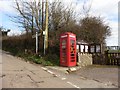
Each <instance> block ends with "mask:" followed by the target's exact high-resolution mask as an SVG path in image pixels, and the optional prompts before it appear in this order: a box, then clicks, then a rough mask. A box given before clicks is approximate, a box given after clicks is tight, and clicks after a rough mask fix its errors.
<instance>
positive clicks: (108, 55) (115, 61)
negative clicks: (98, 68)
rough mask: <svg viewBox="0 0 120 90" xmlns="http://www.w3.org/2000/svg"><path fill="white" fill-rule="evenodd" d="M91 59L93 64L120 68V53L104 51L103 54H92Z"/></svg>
mask: <svg viewBox="0 0 120 90" xmlns="http://www.w3.org/2000/svg"><path fill="white" fill-rule="evenodd" d="M92 58H93V64H100V65H118V66H120V52H108V51H105V54H101V53H94V54H93V55H92Z"/></svg>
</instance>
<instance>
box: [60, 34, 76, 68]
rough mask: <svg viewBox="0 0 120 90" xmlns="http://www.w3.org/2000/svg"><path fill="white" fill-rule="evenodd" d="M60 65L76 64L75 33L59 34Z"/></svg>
mask: <svg viewBox="0 0 120 90" xmlns="http://www.w3.org/2000/svg"><path fill="white" fill-rule="evenodd" d="M60 65H61V66H68V67H70V66H76V35H75V34H73V33H70V32H66V33H63V34H61V35H60Z"/></svg>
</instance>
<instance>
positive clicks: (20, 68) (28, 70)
mask: <svg viewBox="0 0 120 90" xmlns="http://www.w3.org/2000/svg"><path fill="white" fill-rule="evenodd" d="M0 54H1V55H2V61H1V63H2V70H1V71H2V75H1V76H0V80H1V79H2V85H1V86H0V87H2V88H117V86H116V85H112V84H106V83H103V82H102V83H101V82H98V81H95V80H92V79H86V78H84V77H82V76H79V75H77V74H65V73H62V72H60V71H56V70H51V69H48V68H46V67H43V66H41V65H36V64H31V63H29V62H25V61H24V60H22V59H20V58H17V57H14V56H12V55H10V54H9V53H6V52H2V53H1V52H0ZM0 65H1V64H0Z"/></svg>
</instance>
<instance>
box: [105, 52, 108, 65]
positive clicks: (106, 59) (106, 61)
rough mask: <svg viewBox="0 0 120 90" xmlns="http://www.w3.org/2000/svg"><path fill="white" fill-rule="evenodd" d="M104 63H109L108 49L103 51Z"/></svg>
mask: <svg viewBox="0 0 120 90" xmlns="http://www.w3.org/2000/svg"><path fill="white" fill-rule="evenodd" d="M105 64H106V65H109V58H108V50H107V51H105Z"/></svg>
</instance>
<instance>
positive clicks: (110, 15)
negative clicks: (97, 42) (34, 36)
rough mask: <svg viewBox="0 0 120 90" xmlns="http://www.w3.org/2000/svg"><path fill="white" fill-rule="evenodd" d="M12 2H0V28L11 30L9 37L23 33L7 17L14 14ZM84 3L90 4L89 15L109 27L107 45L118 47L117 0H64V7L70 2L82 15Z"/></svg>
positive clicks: (10, 0)
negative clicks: (97, 18) (99, 19)
mask: <svg viewBox="0 0 120 90" xmlns="http://www.w3.org/2000/svg"><path fill="white" fill-rule="evenodd" d="M13 1H14V0H0V26H3V27H5V28H7V29H11V32H10V33H9V35H14V34H15V35H17V34H20V33H22V32H23V31H22V29H20V28H18V27H17V24H15V23H13V22H12V21H11V20H10V17H9V15H14V14H16V11H15V10H14V8H13V6H14V3H13ZM29 1H30V0H29ZM48 1H49V0H48ZM50 1H51V0H50ZM61 1H63V0H61ZM85 1H87V3H86V6H87V5H88V6H89V5H90V4H91V3H92V7H91V10H90V15H93V16H101V17H102V18H103V19H104V20H105V21H106V23H107V24H108V25H109V26H110V27H111V32H112V33H111V34H112V35H111V36H110V37H108V38H107V39H106V42H107V45H110V46H114V45H118V2H119V0H64V3H65V5H66V4H69V3H70V2H72V3H73V7H74V8H75V10H76V11H80V13H82V6H83V3H84V2H85ZM76 3H77V5H76Z"/></svg>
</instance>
